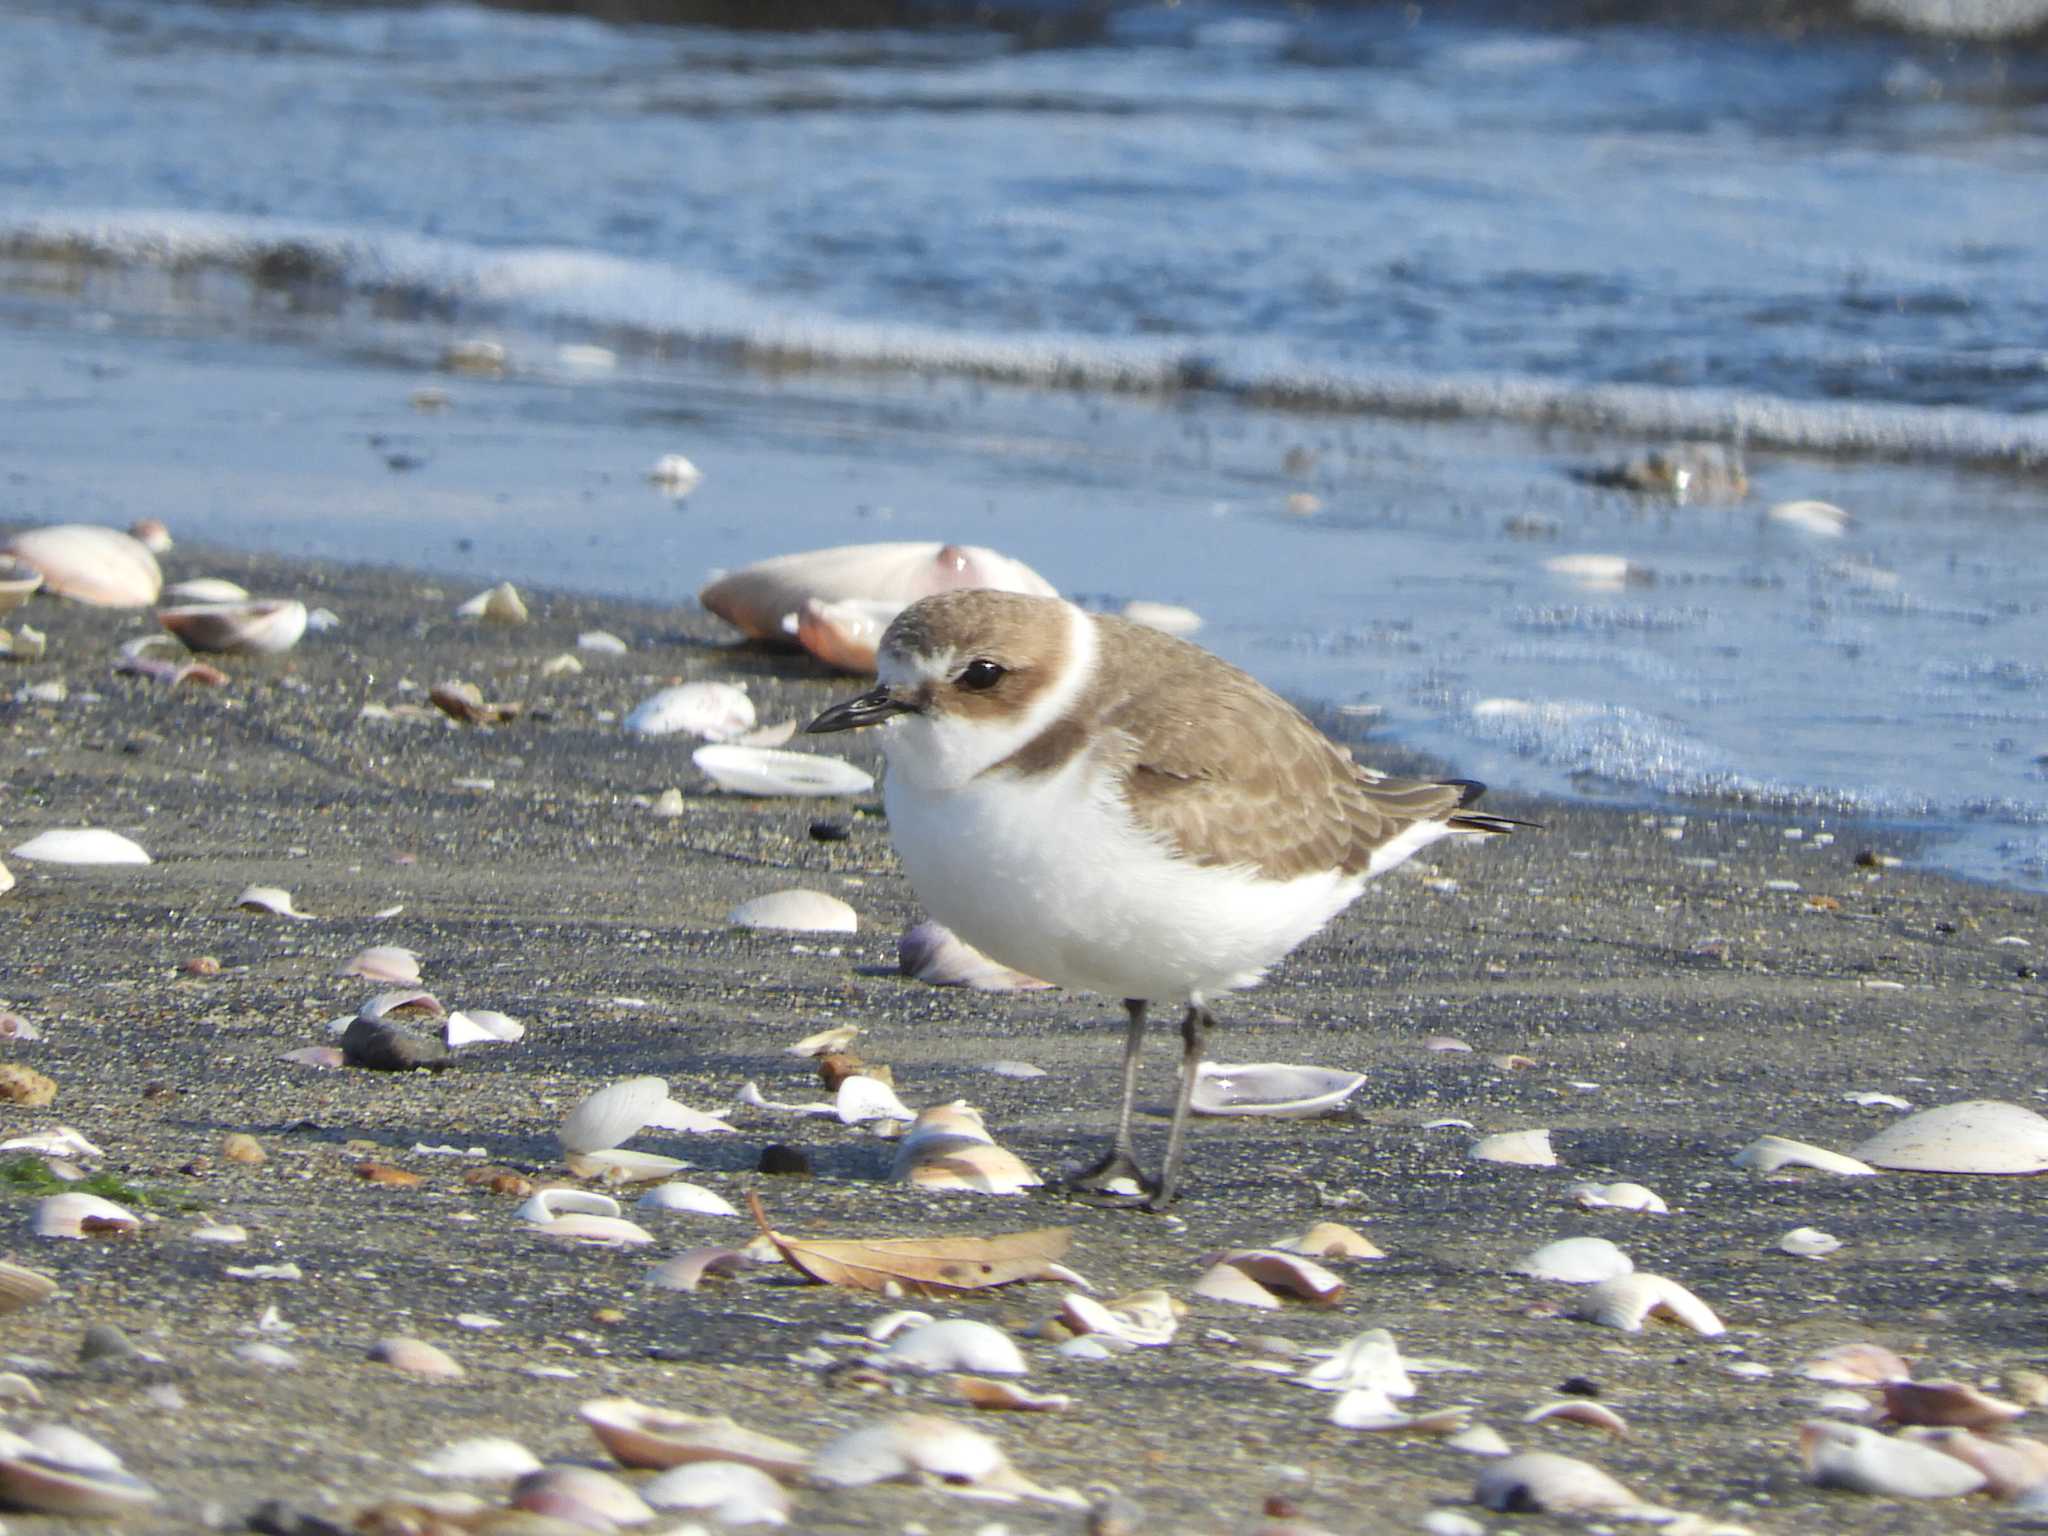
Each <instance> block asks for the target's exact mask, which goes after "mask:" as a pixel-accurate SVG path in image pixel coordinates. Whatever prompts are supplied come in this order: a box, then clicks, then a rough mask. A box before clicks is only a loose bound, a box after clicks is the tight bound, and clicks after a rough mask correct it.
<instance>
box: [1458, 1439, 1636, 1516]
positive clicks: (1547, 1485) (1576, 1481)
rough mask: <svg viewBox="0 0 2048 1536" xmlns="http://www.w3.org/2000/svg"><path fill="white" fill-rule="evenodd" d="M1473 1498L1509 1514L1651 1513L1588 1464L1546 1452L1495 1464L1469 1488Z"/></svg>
mask: <svg viewBox="0 0 2048 1536" xmlns="http://www.w3.org/2000/svg"><path fill="white" fill-rule="evenodd" d="M1472 1499H1473V1502H1474V1503H1476V1504H1480V1505H1483V1506H1484V1507H1485V1508H1487V1509H1492V1510H1498V1511H1501V1512H1502V1513H1513V1514H1534V1513H1538V1512H1547V1513H1551V1514H1560V1515H1596V1514H1618V1513H1622V1512H1624V1511H1631V1510H1645V1509H1648V1508H1650V1506H1648V1505H1646V1504H1645V1503H1644V1502H1643V1500H1641V1499H1640V1498H1638V1497H1637V1496H1636V1495H1635V1494H1634V1493H1633V1492H1631V1491H1630V1490H1629V1489H1628V1488H1627V1487H1626V1486H1625V1485H1624V1484H1622V1483H1620V1482H1617V1481H1616V1480H1615V1479H1614V1478H1613V1477H1611V1476H1610V1475H1608V1474H1607V1473H1606V1472H1603V1471H1601V1470H1600V1468H1598V1467H1596V1466H1594V1465H1593V1464H1592V1463H1591V1462H1590V1461H1580V1460H1579V1459H1578V1458H1577V1457H1574V1456H1559V1455H1556V1454H1554V1453H1552V1452H1550V1451H1523V1452H1522V1453H1521V1454H1520V1455H1517V1456H1509V1457H1507V1458H1506V1459H1505V1460H1502V1461H1497V1462H1494V1463H1493V1464H1491V1465H1490V1466H1488V1467H1487V1468H1486V1470H1485V1471H1483V1472H1481V1473H1480V1474H1479V1480H1478V1481H1477V1482H1476V1483H1474V1484H1473V1487H1472Z"/></svg>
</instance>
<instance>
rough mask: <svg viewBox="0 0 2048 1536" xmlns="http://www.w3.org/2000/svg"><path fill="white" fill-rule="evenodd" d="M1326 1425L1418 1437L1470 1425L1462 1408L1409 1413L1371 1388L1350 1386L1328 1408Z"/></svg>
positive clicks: (1469, 1416) (1469, 1414)
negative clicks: (1401, 1432) (1395, 1432)
mask: <svg viewBox="0 0 2048 1536" xmlns="http://www.w3.org/2000/svg"><path fill="white" fill-rule="evenodd" d="M1330 1422H1331V1423H1332V1424H1335V1425H1336V1426H1337V1427H1338V1428H1340V1429H1361V1430H1366V1431H1369V1432H1372V1433H1376V1434H1387V1433H1391V1432H1393V1431H1406V1432H1408V1433H1410V1434H1418V1435H1455V1434H1457V1433H1459V1432H1460V1431H1461V1430H1463V1429H1465V1428H1466V1427H1467V1426H1468V1425H1469V1424H1470V1423H1471V1422H1472V1410H1471V1409H1470V1408H1465V1407H1456V1408H1439V1409H1437V1410H1436V1411H1435V1412H1433V1413H1409V1412H1408V1411H1406V1410H1405V1409H1402V1408H1397V1407H1396V1406H1395V1405H1394V1400H1393V1399H1392V1398H1390V1397H1388V1396H1387V1395H1386V1393H1384V1392H1381V1391H1379V1390H1378V1389H1376V1388H1372V1387H1354V1388H1352V1389H1351V1390H1350V1391H1348V1392H1345V1393H1343V1394H1341V1395H1340V1396H1339V1397H1338V1399H1337V1401H1336V1402H1334V1403H1332V1404H1331V1405H1330Z"/></svg>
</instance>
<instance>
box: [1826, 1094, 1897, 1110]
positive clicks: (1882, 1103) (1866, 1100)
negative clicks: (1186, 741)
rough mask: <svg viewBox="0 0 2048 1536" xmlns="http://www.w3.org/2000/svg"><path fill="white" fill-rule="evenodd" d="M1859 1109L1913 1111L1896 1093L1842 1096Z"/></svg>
mask: <svg viewBox="0 0 2048 1536" xmlns="http://www.w3.org/2000/svg"><path fill="white" fill-rule="evenodd" d="M1842 1097H1843V1098H1845V1099H1847V1100H1848V1101H1849V1102H1850V1103H1851V1104H1854V1105H1855V1106H1856V1107H1857V1108H1858V1109H1911V1108H1912V1107H1913V1106H1912V1105H1911V1104H1908V1103H1907V1102H1906V1101H1905V1100H1904V1099H1902V1098H1900V1097H1899V1096H1898V1095H1897V1094H1895V1093H1845V1094H1843V1095H1842Z"/></svg>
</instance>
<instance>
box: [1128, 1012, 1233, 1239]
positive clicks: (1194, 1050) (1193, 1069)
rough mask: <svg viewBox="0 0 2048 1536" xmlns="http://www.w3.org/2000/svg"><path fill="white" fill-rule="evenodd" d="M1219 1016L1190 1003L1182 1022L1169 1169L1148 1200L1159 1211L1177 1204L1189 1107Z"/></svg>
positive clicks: (1168, 1143) (1169, 1135) (1168, 1147)
mask: <svg viewBox="0 0 2048 1536" xmlns="http://www.w3.org/2000/svg"><path fill="white" fill-rule="evenodd" d="M1215 1027H1216V1016H1215V1015H1214V1014H1213V1013H1211V1012H1210V1011H1209V1010H1208V1009H1206V1008H1204V1007H1203V1006H1202V1005H1201V1004H1200V1003H1190V1004H1188V1011H1187V1014H1186V1016H1185V1017H1183V1018H1182V1019H1181V1021H1180V1044H1181V1050H1180V1094H1179V1096H1178V1097H1176V1098H1175V1099H1174V1101H1173V1129H1172V1130H1170V1131H1168V1132H1167V1133H1166V1166H1165V1167H1164V1168H1162V1169H1160V1171H1159V1190H1158V1193H1156V1194H1155V1195H1153V1196H1152V1198H1151V1199H1150V1200H1148V1201H1146V1202H1145V1203H1146V1205H1147V1206H1148V1207H1149V1208H1150V1209H1152V1210H1155V1211H1163V1210H1165V1209H1166V1208H1167V1207H1168V1206H1169V1205H1171V1204H1173V1197H1174V1195H1175V1194H1177V1193H1178V1192H1179V1189H1180V1164H1181V1154H1182V1153H1183V1152H1184V1151H1185V1150H1186V1148H1187V1140H1188V1113H1189V1105H1190V1104H1191V1103H1192V1102H1193V1100H1194V1096H1195V1075H1196V1073H1197V1072H1198V1071H1199V1070H1200V1069H1201V1065H1202V1053H1203V1051H1204V1050H1206V1049H1207V1048H1208V1044H1209V1033H1210V1031H1211V1030H1213V1029H1215Z"/></svg>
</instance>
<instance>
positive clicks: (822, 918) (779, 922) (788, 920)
mask: <svg viewBox="0 0 2048 1536" xmlns="http://www.w3.org/2000/svg"><path fill="white" fill-rule="evenodd" d="M725 920H726V921H727V922H729V923H731V924H732V925H733V926H734V927H735V928H772V929H775V930H776V931H778V932H783V933H857V932H859V930H860V918H859V916H858V915H857V914H856V913H855V912H854V910H853V908H852V907H849V906H848V905H847V904H846V903H845V902H843V901H841V900H840V899H839V898H838V897H837V896H828V895H826V894H825V893H824V892H823V891H805V890H788V891H775V892H772V893H771V894H769V895H766V896H756V897H754V898H753V899H752V900H751V901H743V902H741V903H740V904H739V905H738V906H736V907H734V908H733V909H732V911H730V912H729V913H727V914H726V919H725Z"/></svg>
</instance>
